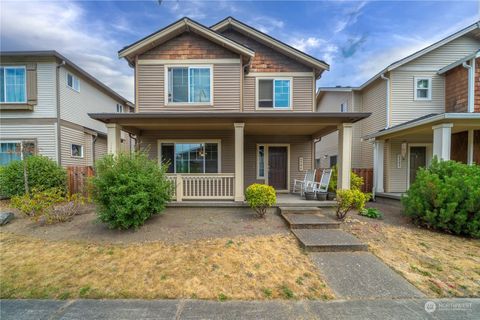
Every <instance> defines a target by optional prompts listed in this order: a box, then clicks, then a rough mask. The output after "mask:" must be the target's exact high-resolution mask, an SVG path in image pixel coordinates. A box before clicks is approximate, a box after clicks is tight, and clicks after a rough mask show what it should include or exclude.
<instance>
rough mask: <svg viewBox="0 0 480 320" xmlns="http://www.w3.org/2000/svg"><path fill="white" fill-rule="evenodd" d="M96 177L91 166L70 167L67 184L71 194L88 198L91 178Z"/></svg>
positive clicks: (68, 168)
mask: <svg viewBox="0 0 480 320" xmlns="http://www.w3.org/2000/svg"><path fill="white" fill-rule="evenodd" d="M93 175H94V171H93V167H89V166H69V167H67V183H68V191H69V192H70V194H74V193H81V194H83V195H84V196H88V183H87V180H88V178H89V177H92V176H93Z"/></svg>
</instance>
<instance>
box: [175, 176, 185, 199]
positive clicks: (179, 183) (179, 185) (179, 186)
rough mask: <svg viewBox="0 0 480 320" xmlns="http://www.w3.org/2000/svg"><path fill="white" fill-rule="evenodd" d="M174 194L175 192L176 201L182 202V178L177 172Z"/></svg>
mask: <svg viewBox="0 0 480 320" xmlns="http://www.w3.org/2000/svg"><path fill="white" fill-rule="evenodd" d="M175 184H176V192H175V193H176V194H177V202H182V199H183V178H182V175H180V174H177V176H176V181H175Z"/></svg>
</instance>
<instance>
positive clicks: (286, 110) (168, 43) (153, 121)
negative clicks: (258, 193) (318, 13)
mask: <svg viewBox="0 0 480 320" xmlns="http://www.w3.org/2000/svg"><path fill="white" fill-rule="evenodd" d="M119 56H120V57H122V58H125V59H126V60H127V61H128V63H129V65H130V66H131V67H132V68H134V70H135V105H136V112H135V113H131V114H108V113H95V114H91V117H92V118H94V119H97V120H101V121H104V122H105V123H106V124H107V127H108V145H109V151H110V152H117V151H118V147H119V132H120V130H125V131H127V132H131V133H134V134H135V135H136V136H137V137H138V142H139V144H140V148H141V149H144V150H148V152H149V153H150V155H151V157H152V158H154V159H158V161H159V163H160V162H163V163H166V164H168V173H169V174H170V177H171V179H175V180H176V184H175V185H176V197H177V200H178V201H181V200H192V199H230V200H236V201H243V199H244V188H245V187H246V186H248V185H250V184H252V183H255V182H257V183H267V184H269V185H271V186H273V187H275V189H276V190H277V191H278V192H289V191H291V190H292V185H293V183H294V179H303V178H304V175H305V171H306V170H307V169H311V168H313V160H314V154H313V139H314V138H317V137H321V136H323V135H325V134H328V133H330V132H333V131H336V130H339V131H340V135H339V139H338V143H339V145H340V149H339V158H340V160H339V163H341V164H342V165H341V166H340V174H339V186H340V187H341V188H348V187H349V185H350V182H349V181H350V180H349V179H350V159H351V148H350V147H351V138H350V135H351V128H352V124H353V123H354V122H356V121H358V120H360V119H363V118H365V117H367V116H368V114H364V113H348V114H345V113H340V112H332V113H317V112H315V109H316V105H315V88H316V80H317V79H318V78H319V77H320V75H321V74H322V73H323V72H324V71H325V70H328V68H329V66H328V65H327V64H326V63H325V62H323V61H321V60H319V59H316V58H314V57H312V56H310V55H307V54H305V53H304V52H301V51H299V50H296V49H294V48H292V47H290V46H288V45H286V44H285V43H283V42H281V41H279V40H277V39H274V38H272V37H270V36H268V35H267V34H265V33H262V32H260V31H258V30H256V29H254V28H252V27H251V26H248V25H246V24H244V23H242V22H240V21H238V20H236V19H234V18H231V17H229V18H226V19H224V20H222V21H220V22H218V23H217V24H215V25H213V26H211V27H206V26H203V25H201V24H200V23H198V22H195V21H193V20H191V19H188V18H184V19H180V20H179V21H177V22H175V23H172V24H171V25H169V26H167V27H165V28H163V29H161V30H159V31H157V32H155V33H153V34H151V35H149V36H147V37H145V38H143V39H140V40H139V41H137V42H135V43H133V44H132V45H130V46H127V47H125V48H123V49H122V50H120V51H119ZM342 170H343V171H342Z"/></svg>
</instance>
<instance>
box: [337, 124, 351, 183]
mask: <svg viewBox="0 0 480 320" xmlns="http://www.w3.org/2000/svg"><path fill="white" fill-rule="evenodd" d="M352 138H353V124H351V123H342V124H340V125H338V165H337V170H338V180H337V189H350V178H351V172H352Z"/></svg>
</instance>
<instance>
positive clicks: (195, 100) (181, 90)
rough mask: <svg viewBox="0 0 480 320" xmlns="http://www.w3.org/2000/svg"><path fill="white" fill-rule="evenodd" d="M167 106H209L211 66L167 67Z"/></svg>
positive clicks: (211, 83) (210, 101) (211, 94)
mask: <svg viewBox="0 0 480 320" xmlns="http://www.w3.org/2000/svg"><path fill="white" fill-rule="evenodd" d="M166 68H167V72H166V74H167V77H166V83H167V86H166V87H167V90H168V97H167V98H168V99H167V101H166V103H167V104H175V103H177V104H186V103H187V104H211V103H212V96H213V93H212V89H213V76H212V67H211V66H167V67H166Z"/></svg>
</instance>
